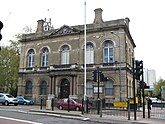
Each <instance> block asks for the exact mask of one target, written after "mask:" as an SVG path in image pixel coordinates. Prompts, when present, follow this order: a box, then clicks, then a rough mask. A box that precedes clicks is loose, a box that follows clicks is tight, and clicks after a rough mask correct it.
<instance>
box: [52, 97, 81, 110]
mask: <svg viewBox="0 0 165 124" xmlns="http://www.w3.org/2000/svg"><path fill="white" fill-rule="evenodd" d="M55 106H56V107H57V108H59V109H60V110H62V109H68V98H64V99H61V100H59V101H57V102H56V103H55ZM69 109H70V110H76V111H80V110H82V103H81V102H80V101H79V100H78V99H71V98H70V99H69Z"/></svg>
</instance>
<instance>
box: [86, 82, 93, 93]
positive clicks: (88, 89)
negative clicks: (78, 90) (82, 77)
mask: <svg viewBox="0 0 165 124" xmlns="http://www.w3.org/2000/svg"><path fill="white" fill-rule="evenodd" d="M86 93H87V96H92V95H93V84H92V81H87V85H86Z"/></svg>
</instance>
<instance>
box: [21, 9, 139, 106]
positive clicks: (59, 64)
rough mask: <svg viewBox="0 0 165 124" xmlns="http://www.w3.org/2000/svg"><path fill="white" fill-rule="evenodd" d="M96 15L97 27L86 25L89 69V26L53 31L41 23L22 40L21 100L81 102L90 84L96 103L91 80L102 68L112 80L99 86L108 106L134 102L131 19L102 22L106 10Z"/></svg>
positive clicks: (90, 96)
mask: <svg viewBox="0 0 165 124" xmlns="http://www.w3.org/2000/svg"><path fill="white" fill-rule="evenodd" d="M94 12H95V18H94V21H93V23H92V24H87V25H86V66H85V65H84V59H85V58H84V54H85V52H84V25H76V26H68V25H63V26H62V27H60V28H58V29H53V27H52V26H51V22H46V21H45V20H38V26H37V30H36V32H35V33H30V34H24V35H23V36H22V39H21V41H20V42H21V55H20V67H19V84H18V95H24V96H26V97H29V98H31V99H33V100H34V101H35V102H36V103H39V102H40V99H41V98H45V99H47V97H48V95H49V94H53V95H54V96H55V97H58V98H64V97H68V96H69V95H76V96H78V98H79V99H82V98H83V96H84V91H85V90H84V89H85V88H84V84H86V85H85V86H86V95H87V96H88V97H89V99H94V100H95V99H97V97H98V83H97V82H94V81H93V77H92V75H93V71H94V70H96V69H98V68H99V71H101V72H102V73H103V74H104V76H105V77H107V78H108V80H107V81H102V82H100V83H99V97H100V98H103V99H105V102H106V103H109V102H112V101H114V100H117V101H119V100H126V99H127V98H132V97H133V84H132V82H133V76H132V58H133V57H134V48H135V47H136V46H135V43H134V41H133V39H132V37H131V34H130V31H129V22H130V20H129V18H125V19H118V20H112V21H103V19H102V9H101V8H98V9H95V10H94ZM84 67H86V71H84V70H85V69H84ZM84 72H86V83H84V82H85V81H84V79H85V78H84V77H85V76H84Z"/></svg>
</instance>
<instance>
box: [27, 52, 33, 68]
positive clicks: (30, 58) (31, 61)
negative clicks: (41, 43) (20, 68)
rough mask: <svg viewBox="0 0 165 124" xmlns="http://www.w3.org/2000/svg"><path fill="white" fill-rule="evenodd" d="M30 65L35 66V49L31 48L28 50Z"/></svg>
mask: <svg viewBox="0 0 165 124" xmlns="http://www.w3.org/2000/svg"><path fill="white" fill-rule="evenodd" d="M27 57H28V67H33V66H34V50H33V49H30V50H29V51H28V56H27Z"/></svg>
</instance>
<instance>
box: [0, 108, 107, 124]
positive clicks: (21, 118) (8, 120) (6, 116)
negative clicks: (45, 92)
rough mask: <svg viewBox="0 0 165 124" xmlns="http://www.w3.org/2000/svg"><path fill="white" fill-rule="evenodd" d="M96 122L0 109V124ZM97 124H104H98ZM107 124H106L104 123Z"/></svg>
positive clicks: (73, 123)
mask: <svg viewBox="0 0 165 124" xmlns="http://www.w3.org/2000/svg"><path fill="white" fill-rule="evenodd" d="M95 123H96V122H91V121H83V120H75V119H66V118H58V117H53V116H46V115H36V114H32V113H28V112H26V111H24V112H23V111H22V112H18V111H13V110H12V111H10V110H8V109H6V110H5V109H0V124H95ZM97 124H103V123H101V122H98V123H97ZM104 124H105V123H104Z"/></svg>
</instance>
